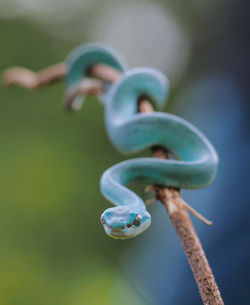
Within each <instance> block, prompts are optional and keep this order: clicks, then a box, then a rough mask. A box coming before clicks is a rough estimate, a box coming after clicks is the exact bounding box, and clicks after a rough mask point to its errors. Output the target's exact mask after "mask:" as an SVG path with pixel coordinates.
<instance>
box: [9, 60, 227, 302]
mask: <svg viewBox="0 0 250 305" xmlns="http://www.w3.org/2000/svg"><path fill="white" fill-rule="evenodd" d="M89 74H90V76H92V77H95V78H98V79H100V80H102V81H105V82H110V83H113V82H116V81H117V80H119V78H120V77H121V74H120V72H119V71H117V70H116V69H113V68H112V67H108V66H105V65H103V64H96V65H94V66H93V67H90V69H89ZM65 75H66V67H65V64H59V65H55V66H53V67H50V68H48V69H45V70H44V71H42V72H40V73H38V74H35V73H33V72H32V71H30V70H27V69H24V68H13V69H10V70H8V71H7V72H6V73H5V75H4V83H5V84H6V85H8V86H10V85H13V84H17V85H21V86H23V87H26V88H28V89H36V88H38V87H41V86H44V85H46V84H49V83H52V82H54V81H56V80H59V79H61V78H63V77H64V76H65ZM103 90H104V88H103V86H102V85H101V84H100V82H98V81H97V82H95V81H94V80H91V81H90V80H84V81H82V82H80V83H79V84H77V85H76V86H75V87H74V88H73V89H71V90H70V91H69V92H68V93H67V95H66V99H65V105H66V108H67V109H70V110H74V105H73V101H74V98H75V97H76V96H77V95H79V94H92V95H98V94H100V93H102V92H103ZM138 111H139V112H144V113H145V112H152V111H153V108H152V106H151V103H150V102H149V101H148V100H146V99H141V100H139V101H138ZM153 157H155V158H164V159H165V158H168V152H167V150H166V149H165V148H163V147H154V148H153ZM151 189H153V191H154V192H155V195H156V197H157V198H158V199H159V200H160V201H161V202H162V203H163V204H164V205H165V207H166V210H167V213H168V215H169V217H170V220H171V222H172V223H173V226H174V228H175V230H176V232H177V234H178V236H179V238H180V241H181V244H182V246H183V248H184V251H185V253H186V256H187V259H188V262H189V264H190V267H191V270H192V272H193V275H194V278H195V280H196V283H197V285H198V288H199V292H200V295H201V298H202V300H203V304H204V305H223V304H224V303H223V301H222V298H221V295H220V291H219V288H218V286H217V284H216V282H215V278H214V276H213V273H212V270H211V268H210V266H209V264H208V261H207V259H206V255H205V253H204V251H203V248H202V245H201V243H200V240H199V238H198V236H197V233H196V231H195V229H194V227H193V225H192V222H191V220H190V218H189V215H188V213H187V210H189V211H190V212H192V213H193V214H194V215H196V216H197V217H198V218H200V219H201V220H202V221H203V222H205V223H207V224H211V222H209V221H208V220H206V219H205V218H204V217H203V216H201V215H200V214H199V213H198V212H196V211H195V210H194V209H192V208H191V207H190V206H189V205H188V204H187V203H186V202H184V201H183V199H182V198H181V195H180V191H179V190H177V189H175V188H171V187H165V186H153V187H151Z"/></svg>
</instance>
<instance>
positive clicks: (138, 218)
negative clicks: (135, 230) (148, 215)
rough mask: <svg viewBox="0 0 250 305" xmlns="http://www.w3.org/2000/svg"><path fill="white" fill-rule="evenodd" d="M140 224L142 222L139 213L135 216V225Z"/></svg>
mask: <svg viewBox="0 0 250 305" xmlns="http://www.w3.org/2000/svg"><path fill="white" fill-rule="evenodd" d="M140 224H141V216H140V215H139V214H138V215H136V216H135V219H134V225H135V226H137V227H138V226H139V225H140Z"/></svg>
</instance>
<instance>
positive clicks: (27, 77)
mask: <svg viewBox="0 0 250 305" xmlns="http://www.w3.org/2000/svg"><path fill="white" fill-rule="evenodd" d="M66 74H67V69H66V65H65V64H64V63H60V64H57V65H54V66H51V67H49V68H46V69H44V70H42V71H41V72H39V73H35V72H33V71H31V70H29V69H26V68H20V67H14V68H10V69H8V70H6V71H5V72H4V74H3V84H4V85H5V86H13V85H18V86H21V87H24V88H27V89H31V90H33V89H37V88H40V87H42V86H45V85H48V84H52V83H54V82H56V81H58V80H61V79H62V78H63V77H64V76H65V75H66Z"/></svg>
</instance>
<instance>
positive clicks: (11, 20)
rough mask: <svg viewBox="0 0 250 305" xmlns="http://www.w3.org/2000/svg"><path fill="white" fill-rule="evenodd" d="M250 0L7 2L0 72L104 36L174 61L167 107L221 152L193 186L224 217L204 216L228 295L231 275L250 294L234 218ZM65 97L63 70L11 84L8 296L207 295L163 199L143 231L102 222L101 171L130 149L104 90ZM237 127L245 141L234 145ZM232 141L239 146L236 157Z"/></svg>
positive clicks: (70, 301) (208, 210) (139, 55)
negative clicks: (123, 237) (74, 105)
mask: <svg viewBox="0 0 250 305" xmlns="http://www.w3.org/2000/svg"><path fill="white" fill-rule="evenodd" d="M243 2H244V3H246V7H247V1H237V3H236V1H233V0H227V1H224V0H220V1H209V2H198V1H195V0H188V1H185V3H184V2H183V1H173V0H167V1H144V0H135V1H122V0H117V1H111V0H110V1H105V2H104V1H101V0H84V1H80V0H72V1H66V0H55V1H50V0H32V1H30V0H2V1H1V2H0V43H1V48H0V72H3V71H4V70H5V69H7V68H8V67H10V66H13V65H14V66H24V67H27V68H30V69H32V70H34V71H39V70H41V69H43V68H45V67H47V66H49V65H51V64H55V63H57V62H61V61H64V60H65V58H66V57H67V55H68V54H69V52H70V51H71V50H72V49H73V48H74V47H76V46H77V45H79V44H81V43H84V42H89V41H103V42H106V43H109V44H111V45H112V46H113V47H115V48H117V49H118V50H119V51H120V52H121V53H123V55H124V56H125V57H126V58H127V60H128V62H129V64H130V65H131V66H137V65H147V66H153V67H155V68H159V69H161V70H162V71H163V72H165V73H166V74H167V75H168V77H169V79H170V83H171V95H170V103H169V105H168V108H167V111H168V112H174V113H176V114H181V115H182V116H183V117H185V118H187V119H189V120H191V121H192V122H193V123H195V124H197V125H198V127H199V128H201V130H202V131H204V132H205V133H206V134H208V136H209V138H210V139H211V141H212V143H214V144H215V146H216V148H217V149H218V151H219V155H220V158H221V168H222V170H221V169H220V170H219V176H218V178H217V180H216V184H215V185H214V186H212V188H209V189H208V190H202V191H199V192H192V194H193V195H189V193H187V194H186V193H184V198H186V197H185V196H187V198H188V201H189V202H190V203H191V204H193V203H196V202H198V203H199V205H196V206H194V207H195V208H197V209H198V210H199V211H202V212H203V213H205V214H206V215H207V216H208V217H211V218H212V219H213V220H214V219H215V220H216V217H218V218H220V219H219V220H218V219H217V222H216V221H215V226H213V228H212V229H207V228H205V229H203V230H202V229H201V228H199V234H200V233H201V236H202V238H203V241H204V240H205V241H206V242H205V249H206V250H208V257H209V259H210V258H211V261H212V267H215V268H214V270H215V275H216V277H217V279H218V281H219V284H220V287H222V292H223V296H225V298H226V299H227V302H228V303H227V304H228V305H229V304H230V300H232V303H231V304H233V305H234V304H236V303H237V302H235V301H234V298H233V297H232V296H231V294H230V293H232V289H231V286H232V284H231V279H235V281H236V282H235V283H234V289H235V294H234V296H235V299H237V300H238V296H241V301H242V300H243V295H245V296H246V295H247V294H246V287H247V280H244V283H242V284H241V283H240V281H238V277H237V272H236V270H237V271H239V272H240V271H241V270H243V269H244V270H245V269H246V268H245V265H244V259H245V258H243V257H239V256H238V255H242V256H243V255H244V253H246V251H243V250H242V251H235V252H233V251H231V250H232V249H233V246H232V245H233V242H234V241H235V242H236V241H237V242H238V241H239V236H243V235H244V233H237V234H236V235H237V236H235V237H234V235H232V234H231V230H234V231H233V232H238V231H237V230H236V229H237V228H242V230H243V228H245V227H244V226H243V225H240V226H239V225H237V223H236V220H237V219H238V221H239V223H241V224H242V223H243V220H242V217H243V216H242V215H243V214H244V215H247V213H246V212H244V210H243V209H244V205H243V206H241V209H238V208H237V206H236V205H235V204H234V202H235V201H236V200H237V201H240V200H239V199H238V197H237V198H236V199H235V197H234V195H235V192H234V186H235V185H237V181H240V185H238V189H240V187H242V190H241V192H239V193H240V194H242V196H243V199H242V200H241V201H240V202H242V203H243V204H244V203H245V209H246V200H245V198H246V195H244V194H245V193H244V191H245V190H246V189H247V187H248V186H244V183H243V181H247V178H245V179H244V178H242V179H241V180H239V179H237V177H240V176H241V177H244V175H243V174H244V173H243V172H244V170H245V171H247V167H246V166H245V164H246V162H245V161H244V160H245V159H244V158H245V157H244V156H245V155H244V154H243V150H244V153H245V152H247V151H250V150H247V149H249V146H248V147H247V149H245V148H244V149H242V152H241V151H240V149H239V147H243V146H242V145H243V144H242V143H244V145H246V143H247V141H246V140H244V135H245V134H247V132H246V130H247V127H246V126H247V124H246V123H245V122H247V120H245V119H244V120H243V116H242V117H241V115H240V114H239V112H237V111H236V110H235V109H243V108H244V109H248V110H247V111H249V106H248V105H249V103H245V99H244V96H245V95H244V94H245V91H246V90H245V87H247V86H248V87H249V85H248V80H249V78H247V77H246V75H247V74H246V71H245V70H246V69H245V67H246V64H245V61H246V59H247V58H248V57H249V53H247V52H246V50H247V48H246V39H245V37H246V36H244V35H245V34H244V33H245V32H244V30H242V29H247V26H248V25H249V22H245V21H244V20H249V18H248V17H246V16H245V17H244V12H247V9H246V8H245V6H244V4H239V3H243ZM242 14H243V15H242ZM242 16H243V17H242ZM244 18H245V19H244ZM244 22H245V23H244ZM248 34H249V32H248ZM248 34H247V35H248ZM228 79H230V82H228ZM211 80H212V81H211ZM225 80H226V81H225ZM232 80H233V81H232ZM246 80H247V81H246ZM239 83H240V86H238V85H239ZM235 84H236V85H237V86H238V87H237V86H236V87H237V90H236V89H235V87H234V85H235ZM244 86H245V87H244ZM234 89H235V90H234ZM230 90H231V91H230ZM63 97H64V84H63V82H61V83H58V84H55V85H53V86H48V87H46V88H42V89H39V90H37V91H26V90H25V89H22V88H18V87H15V88H4V87H2V86H1V88H0V103H1V107H0V109H1V111H0V139H1V149H0V160H1V161H0V164H1V171H0V181H1V183H0V202H1V204H0V305H39V304H41V305H42V304H43V305H44V304H46V305H57V304H58V305H64V304H65V305H66V304H67V305H82V304H83V305H85V304H87V305H97V304H107V305H113V304H115V305H118V304H119V305H123V304H124V305H125V304H126V305H127V304H129V303H130V304H133V305H141V304H151V305H152V304H153V305H156V304H157V305H158V304H160V305H163V304H164V305H165V304H169V305H170V304H171V305H177V304H178V305H179V304H180V305H183V304H184V303H183V302H186V304H185V305H188V304H192V305H194V304H200V303H199V302H200V299H199V296H198V292H197V288H196V287H195V284H194V282H193V280H190V279H191V278H192V275H191V273H190V270H189V269H188V266H187V263H186V259H185V258H184V254H183V252H182V250H181V248H180V246H179V242H178V240H177V237H176V235H175V233H174V232H173V229H172V228H171V226H170V223H169V221H168V220H167V216H166V214H165V212H164V209H163V207H161V206H160V204H158V205H157V204H156V205H154V206H153V207H150V211H151V212H152V214H153V223H152V226H151V228H150V229H149V230H148V231H147V232H145V233H144V234H142V235H141V236H139V237H137V238H136V239H134V240H127V241H118V240H112V239H111V238H109V237H107V236H106V235H105V233H104V232H103V229H102V227H101V224H100V221H99V217H100V215H101V213H102V212H103V210H104V209H106V208H108V207H110V206H111V204H110V203H109V202H107V201H106V200H105V199H104V198H103V197H102V195H101V193H100V190H99V180H100V177H101V175H102V173H103V172H104V170H105V169H107V168H108V167H110V166H111V165H114V164H116V163H117V162H119V161H121V160H124V159H125V158H127V157H124V156H121V155H120V154H118V153H117V152H116V151H115V149H114V148H113V147H112V145H111V143H110V141H109V139H108V137H107V134H106V131H105V125H104V117H103V107H102V105H101V104H100V103H99V102H98V101H97V100H95V99H93V98H92V99H88V100H87V101H86V102H85V103H84V105H83V108H82V109H81V110H80V111H79V112H77V113H70V114H69V113H66V112H65V111H64V110H63V108H62V100H63ZM243 105H244V106H243ZM246 105H247V106H246ZM247 111H245V110H244V111H242V113H244V115H246V114H247V113H249V112H247ZM221 118H223V120H222V119H221ZM234 120H235V121H234ZM237 128H238V129H237ZM234 132H235V133H234ZM239 134H241V135H242V138H240V139H242V143H238V144H237V145H236V144H235V143H237V141H238V140H239V137H238V135H239ZM227 141H228V142H227ZM227 145H228V146H227ZM225 147H227V148H225ZM228 147H229V148H230V149H228ZM232 147H235V149H237V151H236V152H235V154H238V156H239V163H238V164H237V165H238V167H237V168H236V167H232V166H233V165H234V164H236V163H234V164H233V165H232V163H231V161H232V159H233V157H234V156H231V155H230V154H229V153H231V152H232V153H233V151H232ZM139 155H142V154H139ZM244 162H245V163H244ZM239 166H242V168H241V167H239ZM236 169H237V170H239V171H240V172H239V173H238V172H237V171H236ZM242 173H243V174H242ZM247 175H249V173H248V174H245V177H247ZM233 179H235V180H233ZM229 181H230V182H233V183H234V184H233V186H232V185H230V184H227V183H229ZM190 193H191V192H190ZM192 196H193V197H192ZM226 196H228V197H226ZM206 200H207V201H208V202H206ZM230 200H232V201H233V202H230ZM201 202H202V203H204V204H203V205H202V204H200V203H201ZM224 203H225V204H226V205H227V206H226V207H225V206H224V207H223V204H224ZM220 207H221V210H220ZM230 207H231V210H230ZM202 209H203V210H202ZM225 209H226V210H227V214H226V215H227V216H226V217H224V216H225ZM213 211H215V212H214V214H213ZM241 211H242V214H237V213H240V212H241ZM220 213H221V214H220ZM230 215H231V216H232V219H233V220H231V224H232V227H233V226H234V227H233V229H232V228H229V223H230V221H229V220H228V219H229V217H230ZM237 217H238V218H237ZM234 221H235V222H234ZM244 223H247V222H244ZM196 225H197V223H196ZM197 226H198V225H197ZM171 230H172V231H171ZM204 232H206V233H204ZM207 232H209V233H207ZM244 232H247V231H246V230H245V229H244ZM206 234H207V235H206ZM209 234H210V235H209ZM226 242H228V245H229V246H228V247H229V248H227V243H226ZM242 244H243V245H246V241H245V239H244V240H243V238H242ZM220 246H221V247H222V249H221V248H219V247H220ZM243 248H244V247H243V246H242V247H241V248H240V249H243ZM228 249H230V251H228ZM235 249H236V248H235ZM223 251H225V252H223ZM229 252H230V253H231V256H229V255H228V253H229ZM220 254H221V257H216V255H220ZM224 257H227V259H228V261H227V260H225V259H224ZM175 258H176V260H177V262H175V261H174V259H175ZM124 262H125V263H124ZM226 262H227V263H226ZM241 262H242V264H241ZM232 266H234V267H235V269H233V267H232ZM171 268H172V269H171ZM178 268H179V269H178ZM185 268H186V269H187V270H186V269H185ZM216 272H217V274H216ZM228 272H229V274H228ZM230 272H231V273H230ZM233 272H234V273H233ZM184 274H185V276H184ZM242 278H244V277H243V276H242ZM245 278H246V279H247V275H245ZM248 278H249V277H248ZM182 280H183V281H184V283H182V282H181V281H182ZM192 285H193V286H192ZM237 285H238V286H237ZM180 286H181V287H182V288H183V291H184V292H183V295H182V294H181V293H180V291H179V287H180ZM185 287H186V290H187V291H185V290H184V288H185ZM190 287H191V288H190ZM237 289H238V290H237ZM188 293H189V294H190V295H189V297H187V296H188ZM193 295H194V296H193ZM192 296H193V297H194V299H195V300H196V301H197V302H196V303H195V302H194V301H192V300H193V299H192ZM171 297H172V299H171ZM178 297H179V302H178V301H175V300H176V299H175V298H177V299H178ZM168 298H169V299H168ZM181 298H184V300H185V301H183V299H181ZM152 299H154V301H152ZM149 300H151V301H149ZM167 300H168V302H167ZM169 300H172V301H169ZM173 300H174V301H173ZM180 300H181V301H180ZM187 300H190V303H187V302H188V301H187ZM244 300H245V302H247V301H246V300H247V298H246V297H245V299H244ZM241 304H243V303H242V302H241ZM244 304H247V303H244Z"/></svg>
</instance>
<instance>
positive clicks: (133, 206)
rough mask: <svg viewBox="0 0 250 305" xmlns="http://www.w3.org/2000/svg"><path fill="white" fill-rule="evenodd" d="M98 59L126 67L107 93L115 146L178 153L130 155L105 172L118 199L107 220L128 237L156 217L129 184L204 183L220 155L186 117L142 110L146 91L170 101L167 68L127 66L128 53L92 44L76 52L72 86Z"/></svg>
mask: <svg viewBox="0 0 250 305" xmlns="http://www.w3.org/2000/svg"><path fill="white" fill-rule="evenodd" d="M95 63H103V64H108V65H111V66H112V67H115V68H116V69H118V70H119V71H121V72H123V75H122V77H121V78H120V80H119V81H117V82H116V83H114V84H112V85H111V84H108V86H107V88H108V90H107V93H106V94H105V95H103V96H102V97H101V99H102V101H103V102H104V106H105V120H106V126H107V132H108V135H109V137H110V139H111V141H112V143H113V144H114V146H115V147H116V148H117V149H118V150H119V151H121V152H124V153H133V152H137V151H140V150H143V149H146V148H148V147H150V146H152V145H160V146H162V147H165V148H167V149H168V150H169V151H170V152H171V153H172V154H173V155H174V156H175V160H163V159H158V158H150V157H149V158H135V159H130V160H127V161H124V162H121V163H118V164H116V165H114V166H112V167H111V168H109V169H108V170H106V171H105V172H104V174H103V175H102V178H101V191H102V193H103V195H104V196H105V197H106V198H107V199H108V200H110V201H111V202H112V203H114V204H115V205H116V207H113V208H109V209H107V210H106V211H104V212H103V214H102V216H101V222H102V225H103V227H104V229H105V232H106V233H107V234H108V235H110V236H111V237H113V238H119V239H125V238H130V237H134V236H136V235H138V234H139V233H141V232H143V231H145V230H146V229H147V228H148V226H149V225H150V223H151V216H150V214H149V213H148V212H147V211H146V206H145V204H144V201H143V200H142V199H141V198H140V197H139V196H138V195H136V194H135V193H134V192H132V191H131V190H129V189H128V188H127V187H126V186H127V185H128V184H130V183H135V182H143V183H145V185H148V184H158V185H165V186H171V187H177V188H187V189H196V188H203V187H205V186H208V185H209V184H210V183H212V181H213V180H214V178H215V175H216V171H217V164H218V157H217V153H216V151H215V149H214V148H213V146H212V145H211V143H210V142H209V140H208V139H207V138H206V137H205V136H204V135H203V134H202V133H201V132H200V131H199V130H198V129H197V128H196V127H195V126H193V125H192V124H191V123H189V122H187V121H186V120H184V119H182V118H180V117H178V116H175V115H172V114H167V113H161V112H153V113H145V114H143V113H138V111H137V103H138V99H139V98H140V97H141V96H147V97H149V98H150V100H152V101H153V102H154V103H155V105H156V106H157V107H158V108H162V107H163V106H164V105H165V103H166V98H167V95H168V90H169V85H168V81H167V79H166V77H165V76H164V75H163V74H162V73H161V72H159V71H157V70H154V69H151V68H136V69H131V70H128V71H126V64H125V63H124V60H123V59H122V57H121V56H120V55H119V54H118V53H117V52H115V51H114V50H112V49H110V48H108V47H106V46H104V45H98V44H88V45H85V46H82V47H80V48H77V49H76V50H75V51H73V52H72V53H71V55H70V56H69V59H68V78H67V87H68V89H70V88H72V86H74V85H76V84H77V83H78V82H79V81H80V80H81V79H82V75H83V74H86V73H87V72H86V71H87V69H88V68H89V67H90V66H92V65H93V64H95Z"/></svg>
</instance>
